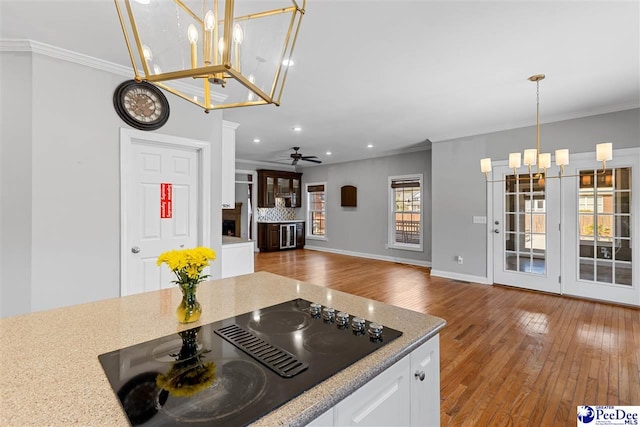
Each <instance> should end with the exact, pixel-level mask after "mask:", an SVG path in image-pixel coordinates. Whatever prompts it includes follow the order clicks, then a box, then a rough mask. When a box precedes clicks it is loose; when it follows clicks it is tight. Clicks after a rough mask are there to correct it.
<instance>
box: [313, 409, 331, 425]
mask: <svg viewBox="0 0 640 427" xmlns="http://www.w3.org/2000/svg"><path fill="white" fill-rule="evenodd" d="M333 412H334V411H333V408H331V409H329V410H328V411H327V412H325V413H324V414H322V415H320V416H319V417H318V418H316V419H315V420H313V421H311V422H310V423H309V424H307V426H308V427H333V425H334V424H333Z"/></svg>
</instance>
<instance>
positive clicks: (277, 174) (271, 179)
mask: <svg viewBox="0 0 640 427" xmlns="http://www.w3.org/2000/svg"><path fill="white" fill-rule="evenodd" d="M301 187H302V174H301V173H298V172H286V171H275V170H268V169H259V170H258V207H259V208H273V207H275V206H276V197H282V198H284V203H285V206H286V207H289V208H299V207H301V206H302V188H301Z"/></svg>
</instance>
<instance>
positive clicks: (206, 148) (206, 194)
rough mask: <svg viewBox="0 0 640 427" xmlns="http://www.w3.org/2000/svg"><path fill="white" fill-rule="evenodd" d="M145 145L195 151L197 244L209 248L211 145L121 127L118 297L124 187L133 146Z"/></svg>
mask: <svg viewBox="0 0 640 427" xmlns="http://www.w3.org/2000/svg"><path fill="white" fill-rule="evenodd" d="M137 142H142V143H144V144H148V145H156V146H165V147H178V148H185V147H186V148H191V149H195V150H196V151H197V152H198V163H199V168H200V173H199V176H198V187H199V192H198V233H197V235H198V242H199V245H201V246H206V247H211V144H210V143H208V142H206V141H198V140H195V139H189V138H181V137H177V136H172V135H163V134H159V133H154V132H144V131H140V130H134V129H127V128H120V296H122V295H123V289H124V288H125V283H126V280H127V271H128V270H127V267H128V260H129V257H128V256H127V254H128V250H129V247H128V242H129V239H128V237H129V236H128V235H127V230H128V227H127V221H128V218H127V209H128V206H127V192H126V190H127V188H128V186H129V185H130V184H131V183H130V181H129V180H130V177H129V176H128V174H127V172H129V170H130V168H131V166H132V165H131V160H132V158H131V151H132V146H133V144H134V143H137Z"/></svg>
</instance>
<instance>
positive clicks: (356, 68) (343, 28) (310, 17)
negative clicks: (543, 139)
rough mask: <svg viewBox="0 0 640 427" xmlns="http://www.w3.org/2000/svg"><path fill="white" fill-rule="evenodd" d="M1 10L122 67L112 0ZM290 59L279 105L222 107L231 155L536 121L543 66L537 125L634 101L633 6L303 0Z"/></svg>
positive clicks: (336, 154) (38, 33) (636, 25)
mask: <svg viewBox="0 0 640 427" xmlns="http://www.w3.org/2000/svg"><path fill="white" fill-rule="evenodd" d="M163 1H168V0H163ZM0 16H1V18H0V19H1V20H0V25H1V27H0V38H20V39H22V38H26V39H31V40H35V41H39V42H42V43H47V44H51V45H54V46H58V47H62V48H65V49H69V50H72V51H75V52H79V53H83V54H86V55H90V56H95V57H98V58H101V59H105V60H108V61H112V62H115V63H118V64H122V65H130V62H129V59H128V55H127V53H126V48H125V45H124V42H123V39H122V35H121V30H120V26H119V23H118V20H117V15H116V12H115V7H114V3H113V1H111V0H83V1H80V0H72V1H58V0H42V1H32V0H18V1H14V0H0ZM294 57H295V61H296V65H295V66H294V67H292V69H291V70H290V72H289V76H288V78H287V84H286V87H285V90H284V94H283V98H282V105H281V106H280V107H275V106H272V105H270V106H260V107H250V108H239V109H231V110H226V111H225V112H224V118H225V119H226V120H231V121H234V122H238V123H240V124H241V126H240V127H239V128H238V130H237V137H236V141H237V149H236V153H237V157H238V158H240V159H249V160H271V161H275V160H279V159H283V158H285V157H286V156H288V153H289V152H290V147H293V146H300V147H302V149H301V152H302V153H303V154H304V155H317V156H318V157H320V158H321V159H322V160H323V162H324V163H333V162H339V161H346V160H353V159H359V158H364V157H373V156H379V155H384V154H387V153H392V152H398V151H400V152H401V151H407V150H411V149H416V148H418V147H422V146H424V145H425V144H429V142H428V141H427V140H430V141H434V142H437V141H443V140H447V139H451V138H457V137H463V136H468V135H474V134H480V133H486V132H492V131H497V130H504V129H509V128H514V127H520V126H527V125H532V124H535V102H536V98H535V96H536V92H535V83H532V82H530V81H528V80H527V78H528V77H529V76H530V75H533V74H537V73H544V74H546V75H547V78H546V79H545V80H544V81H542V82H541V84H540V105H541V106H540V110H541V120H542V122H543V123H544V122H550V121H557V120H563V119H568V118H574V117H583V116H589V115H593V114H599V113H605V112H611V111H618V110H625V109H629V108H636V107H638V106H640V1H639V0H626V1H621V0H617V1H616V0H603V1H584V0H572V1H543V0H534V1H520V0H503V1H483V0H475V1H465V2H462V1H451V0H449V1H426V0H425V1H400V0H393V1H390V0H387V1H379V0H361V1H354V0H342V1H331V0H308V1H307V6H306V14H305V17H304V19H303V22H302V27H301V30H300V35H299V38H298V43H297V45H296V51H295V53H294ZM168 96H169V101H170V102H172V95H168ZM193 108H194V114H202V111H201V110H199V109H198V108H197V107H195V106H194V107H193ZM294 126H301V127H302V129H303V130H302V131H301V132H299V133H295V132H293V131H292V127H294ZM256 137H257V138H260V139H261V142H260V143H254V142H253V139H254V138H256ZM367 144H373V148H370V149H367V148H366V145H367ZM326 151H331V152H332V153H333V154H332V155H331V156H327V155H326V154H325V153H326ZM307 165H308V166H311V164H305V165H304V166H307Z"/></svg>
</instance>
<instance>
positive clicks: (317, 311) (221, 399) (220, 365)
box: [99, 299, 402, 426]
mask: <svg viewBox="0 0 640 427" xmlns="http://www.w3.org/2000/svg"><path fill="white" fill-rule="evenodd" d="M400 335H402V332H400V331H397V330H395V329H391V328H387V327H383V326H382V325H379V324H376V323H374V322H371V321H369V320H366V319H361V318H358V317H355V316H352V315H349V314H347V313H344V312H340V311H339V310H337V309H336V310H334V309H333V308H330V307H322V306H320V305H319V304H313V303H311V302H309V301H306V300H303V299H295V300H291V301H288V302H284V303H282V304H277V305H274V306H271V307H266V308H262V309H259V310H255V311H252V312H249V313H245V314H242V315H239V316H235V317H232V318H229V319H225V320H222V321H219V322H214V323H210V324H207V325H203V326H199V327H196V328H192V329H189V330H186V331H183V332H180V333H176V334H173V335H169V336H166V337H163V338H158V339H154V340H151V341H147V342H144V343H141V344H136V345H133V346H131V347H127V348H123V349H120V350H116V351H112V352H110V353H105V354H102V355H100V356H99V360H100V363H101V364H102V367H103V368H104V371H105V373H106V375H107V378H108V379H109V382H110V383H111V386H112V387H113V390H114V391H115V393H116V394H117V395H118V398H119V399H120V403H121V404H122V407H123V409H124V411H125V413H126V415H127V417H128V419H129V422H130V423H131V425H145V426H170V425H184V424H198V425H215V426H227V425H228V426H240V425H246V424H249V423H251V422H253V421H256V420H257V419H258V418H260V417H262V416H264V415H266V414H267V413H269V412H271V411H273V410H274V409H276V408H278V407H279V406H281V405H282V404H284V403H286V402H287V401H289V400H291V399H292V398H294V397H296V396H297V395H299V394H301V393H302V392H304V391H305V390H308V389H310V388H311V387H313V386H314V385H316V384H318V383H319V382H322V381H324V380H325V379H327V378H329V377H330V376H332V375H334V374H335V373H337V372H339V371H340V370H342V369H344V368H346V367H347V366H349V365H351V364H353V363H354V362H356V361H358V360H359V359H361V358H362V357H364V356H366V355H368V354H370V353H372V352H373V351H375V350H377V349H378V348H380V347H382V346H384V345H385V344H387V343H389V342H391V341H393V340H394V339H396V338H398V337H399V336H400Z"/></svg>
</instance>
